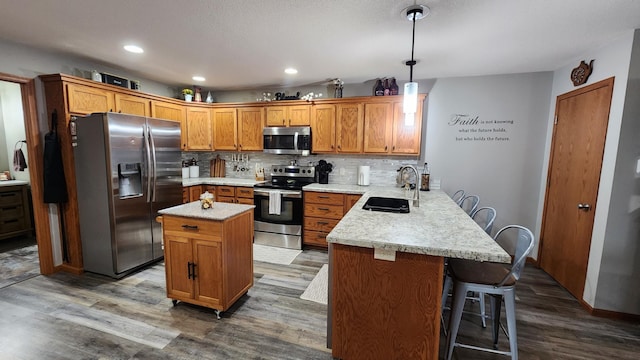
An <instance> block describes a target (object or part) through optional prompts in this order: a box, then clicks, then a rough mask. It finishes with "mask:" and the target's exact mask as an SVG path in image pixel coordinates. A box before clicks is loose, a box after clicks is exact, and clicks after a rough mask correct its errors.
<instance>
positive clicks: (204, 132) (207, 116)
mask: <svg viewBox="0 0 640 360" xmlns="http://www.w3.org/2000/svg"><path fill="white" fill-rule="evenodd" d="M183 128H184V129H186V132H187V134H186V138H187V147H186V149H185V150H213V131H212V126H211V110H209V109H207V108H203V107H188V108H187V119H186V121H185V126H184V127H183Z"/></svg>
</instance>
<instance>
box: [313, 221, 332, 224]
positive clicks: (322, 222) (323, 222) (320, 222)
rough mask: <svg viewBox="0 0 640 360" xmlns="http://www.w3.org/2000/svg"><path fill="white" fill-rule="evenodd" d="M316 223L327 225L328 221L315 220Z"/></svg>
mask: <svg viewBox="0 0 640 360" xmlns="http://www.w3.org/2000/svg"><path fill="white" fill-rule="evenodd" d="M316 224H318V225H329V223H328V222H325V221H316Z"/></svg>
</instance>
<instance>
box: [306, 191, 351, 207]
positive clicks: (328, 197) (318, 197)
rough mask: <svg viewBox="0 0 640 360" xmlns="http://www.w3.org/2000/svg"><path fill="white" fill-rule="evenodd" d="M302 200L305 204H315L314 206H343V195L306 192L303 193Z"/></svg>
mask: <svg viewBox="0 0 640 360" xmlns="http://www.w3.org/2000/svg"><path fill="white" fill-rule="evenodd" d="M304 199H305V201H306V202H310V203H316V204H329V205H340V206H342V205H343V204H344V195H343V194H335V193H321V192H313V191H307V192H305V193H304Z"/></svg>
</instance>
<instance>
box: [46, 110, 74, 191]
mask: <svg viewBox="0 0 640 360" xmlns="http://www.w3.org/2000/svg"><path fill="white" fill-rule="evenodd" d="M57 123H58V112H57V111H56V110H54V111H53V113H52V114H51V127H50V131H49V132H48V133H47V134H46V135H45V136H44V171H43V176H44V202H45V203H62V202H67V200H68V193H67V183H66V181H65V178H64V167H63V163H62V150H61V148H60V139H59V138H58V132H57V129H58V124H57Z"/></svg>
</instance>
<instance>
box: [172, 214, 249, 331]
mask: <svg viewBox="0 0 640 360" xmlns="http://www.w3.org/2000/svg"><path fill="white" fill-rule="evenodd" d="M253 208H254V206H252V205H239V204H227V203H218V202H216V203H214V206H213V208H212V209H207V210H203V209H202V208H201V207H200V203H198V202H192V203H189V204H184V205H179V206H174V207H172V208H169V209H164V210H161V211H160V214H162V216H161V220H160V221H161V222H162V234H163V242H164V260H165V273H166V286H167V297H168V298H170V299H172V300H173V304H174V305H176V304H177V302H178V301H183V302H187V303H190V304H194V305H200V306H205V307H209V308H212V309H214V310H215V312H216V315H217V317H218V319H220V313H221V312H223V311H225V310H227V309H229V307H230V306H231V305H233V303H235V302H236V301H237V300H238V299H239V298H240V297H241V296H242V295H244V294H246V293H247V291H248V290H249V288H251V286H253Z"/></svg>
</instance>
